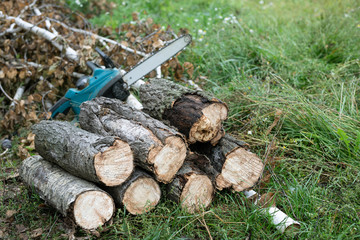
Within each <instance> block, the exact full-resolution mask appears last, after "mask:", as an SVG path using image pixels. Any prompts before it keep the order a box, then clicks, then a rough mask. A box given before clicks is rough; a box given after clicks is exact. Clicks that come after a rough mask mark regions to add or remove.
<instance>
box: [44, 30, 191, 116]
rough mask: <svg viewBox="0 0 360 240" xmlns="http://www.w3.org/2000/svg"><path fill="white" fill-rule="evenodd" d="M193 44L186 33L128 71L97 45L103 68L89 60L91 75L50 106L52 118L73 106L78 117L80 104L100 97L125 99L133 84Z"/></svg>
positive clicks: (83, 78) (79, 81) (66, 111)
mask: <svg viewBox="0 0 360 240" xmlns="http://www.w3.org/2000/svg"><path fill="white" fill-rule="evenodd" d="M190 43H191V35H189V34H185V35H183V36H181V37H179V38H177V39H175V40H173V41H172V42H170V43H169V44H167V45H166V46H165V47H163V48H162V49H160V50H159V51H157V52H155V53H153V54H151V55H150V56H148V57H146V58H145V59H144V60H143V61H141V62H140V63H138V64H137V65H136V66H135V67H133V68H132V69H131V70H130V71H129V72H127V73H125V74H122V72H121V70H120V69H118V68H116V66H115V64H114V63H113V61H112V60H111V59H110V58H109V57H108V56H107V55H106V54H105V53H103V52H102V51H101V50H100V49H98V48H95V50H96V51H97V52H98V53H99V55H100V57H101V58H102V60H103V62H104V64H105V68H101V67H100V66H98V65H96V64H95V63H93V62H87V63H86V64H87V66H88V67H89V68H91V70H92V72H93V73H92V76H84V77H82V78H80V79H79V80H78V82H77V83H76V87H77V88H70V89H69V90H68V91H67V92H66V94H65V96H64V97H62V98H61V99H60V100H59V101H58V102H56V104H55V105H54V106H53V107H52V108H51V109H50V112H51V118H55V117H56V115H58V114H59V113H64V114H67V113H68V111H69V110H70V109H72V110H73V112H74V113H75V114H76V115H77V116H78V115H79V113H80V105H81V103H83V102H85V101H88V100H91V99H93V98H95V97H99V96H105V97H111V98H118V99H120V100H122V101H125V100H126V99H127V97H128V96H129V95H130V92H129V87H130V85H132V84H134V83H135V82H136V81H138V80H139V79H141V78H142V77H143V76H145V75H146V74H148V73H149V72H151V71H152V70H154V69H155V68H156V67H158V66H160V65H161V64H163V63H164V62H165V61H167V60H169V59H170V58H172V57H173V56H175V55H176V54H177V53H178V52H180V51H181V50H182V49H184V48H185V47H186V46H187V45H189V44H190Z"/></svg>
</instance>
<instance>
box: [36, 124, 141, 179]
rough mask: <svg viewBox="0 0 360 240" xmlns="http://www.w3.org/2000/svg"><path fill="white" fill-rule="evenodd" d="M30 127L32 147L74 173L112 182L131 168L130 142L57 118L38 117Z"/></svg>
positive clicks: (85, 177) (124, 175)
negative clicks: (84, 128) (57, 119)
mask: <svg viewBox="0 0 360 240" xmlns="http://www.w3.org/2000/svg"><path fill="white" fill-rule="evenodd" d="M32 129H33V132H34V133H35V149H36V151H37V152H38V153H39V154H40V155H41V156H42V157H43V158H45V159H46V160H48V161H51V162H53V163H56V164H58V165H59V166H61V167H62V168H64V169H65V170H67V171H68V172H70V173H71V174H73V175H75V176H78V177H81V178H83V179H86V180H89V181H92V182H98V183H102V184H104V185H107V186H116V185H119V184H121V183H123V182H125V181H126V179H127V178H128V177H129V176H130V175H131V173H132V171H133V168H134V165H133V156H132V152H131V149H130V146H129V145H128V144H127V143H126V142H123V141H121V140H119V139H117V138H116V137H113V136H106V137H104V136H99V135H96V134H94V133H90V132H87V131H85V130H82V129H79V128H76V127H75V126H73V125H71V123H69V122H60V121H41V122H40V123H38V124H35V125H34V126H33V128H32Z"/></svg>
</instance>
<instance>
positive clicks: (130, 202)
mask: <svg viewBox="0 0 360 240" xmlns="http://www.w3.org/2000/svg"><path fill="white" fill-rule="evenodd" d="M105 190H106V191H107V192H108V193H110V195H111V196H112V197H113V198H114V200H115V203H116V204H117V205H119V206H125V208H126V210H128V211H129V212H130V213H131V214H134V215H137V214H142V213H145V212H148V211H150V210H151V209H153V208H154V207H155V206H156V205H157V204H158V202H159V200H160V196H161V190H160V187H159V184H158V183H157V182H156V181H155V180H154V179H153V178H152V177H151V176H150V175H149V174H147V173H145V172H144V171H142V170H140V169H135V171H134V172H133V174H132V175H131V176H130V178H129V179H128V180H127V181H126V182H125V183H123V184H122V185H120V186H116V187H107V188H106V189H105Z"/></svg>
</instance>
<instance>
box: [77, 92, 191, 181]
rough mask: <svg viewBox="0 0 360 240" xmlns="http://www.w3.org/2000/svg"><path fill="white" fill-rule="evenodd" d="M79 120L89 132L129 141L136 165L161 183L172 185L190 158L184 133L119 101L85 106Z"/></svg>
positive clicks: (94, 101) (101, 99) (95, 100)
mask: <svg viewBox="0 0 360 240" xmlns="http://www.w3.org/2000/svg"><path fill="white" fill-rule="evenodd" d="M79 121H80V125H81V127H82V128H84V129H86V130H88V131H91V132H94V133H97V134H101V135H104V136H109V135H114V136H118V137H119V138H120V139H123V140H124V141H126V142H128V143H129V144H130V146H131V149H132V151H133V152H134V158H135V163H136V164H137V165H138V166H140V167H142V168H144V169H147V170H149V171H151V172H153V173H154V175H155V177H156V179H157V180H158V181H160V182H163V183H169V182H170V181H171V180H172V178H173V177H174V175H175V173H176V172H177V171H178V170H179V169H180V167H181V166H182V163H183V161H184V159H185V157H186V144H185V141H184V140H183V138H182V135H181V134H180V133H178V132H177V131H176V130H174V129H173V128H171V127H168V126H166V125H165V124H164V123H162V122H161V121H158V120H156V119H154V118H152V117H150V116H149V115H148V114H146V113H143V112H141V111H138V110H135V109H133V108H131V107H129V106H127V105H126V104H124V103H122V102H121V101H120V100H118V99H110V98H104V97H101V98H96V99H93V100H91V101H88V102H85V103H83V104H82V105H81V112H80V115H79Z"/></svg>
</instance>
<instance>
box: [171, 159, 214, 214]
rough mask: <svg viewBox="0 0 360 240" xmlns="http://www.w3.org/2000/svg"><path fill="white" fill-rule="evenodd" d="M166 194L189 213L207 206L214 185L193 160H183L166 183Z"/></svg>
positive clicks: (212, 193)
mask: <svg viewBox="0 0 360 240" xmlns="http://www.w3.org/2000/svg"><path fill="white" fill-rule="evenodd" d="M167 192H168V194H167V196H168V198H169V199H170V200H173V201H175V202H177V203H180V204H181V207H182V208H183V209H185V210H186V211H188V212H190V213H194V212H197V211H199V210H201V209H205V208H206V207H208V206H209V205H210V203H211V201H212V198H213V195H214V187H213V185H212V183H211V180H210V179H209V177H208V176H206V175H205V173H203V172H202V171H200V170H199V168H197V167H196V166H195V165H194V163H193V162H191V161H187V160H186V161H185V162H184V164H183V166H182V167H181V169H180V170H179V171H178V173H177V174H176V177H175V178H174V180H173V181H172V182H171V183H170V184H168V185H167Z"/></svg>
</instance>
